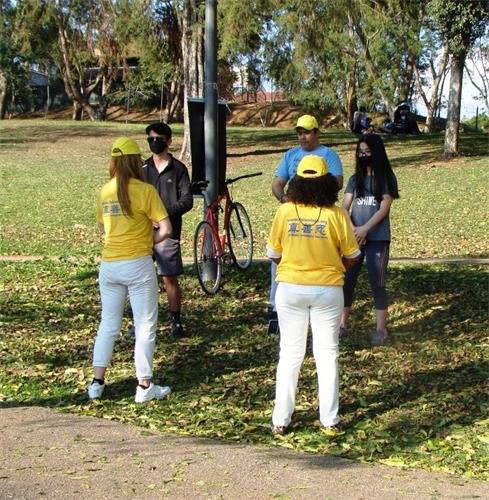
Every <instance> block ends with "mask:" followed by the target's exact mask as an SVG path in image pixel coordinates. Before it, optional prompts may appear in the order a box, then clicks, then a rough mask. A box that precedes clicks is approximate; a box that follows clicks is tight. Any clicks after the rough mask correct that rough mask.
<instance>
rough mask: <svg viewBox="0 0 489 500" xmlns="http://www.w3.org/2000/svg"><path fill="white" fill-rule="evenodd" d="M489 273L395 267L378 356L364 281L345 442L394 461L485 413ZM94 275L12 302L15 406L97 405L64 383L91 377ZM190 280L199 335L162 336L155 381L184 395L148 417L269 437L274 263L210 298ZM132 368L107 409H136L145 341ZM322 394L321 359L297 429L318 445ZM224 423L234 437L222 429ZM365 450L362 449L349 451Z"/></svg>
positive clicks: (347, 364) (9, 339) (190, 320)
mask: <svg viewBox="0 0 489 500" xmlns="http://www.w3.org/2000/svg"><path fill="white" fill-rule="evenodd" d="M41 265H42V264H41ZM482 269H483V268H482V267H481V266H456V265H444V266H417V265H405V266H399V265H395V266H394V265H393V266H391V268H390V270H389V285H388V286H389V289H390V290H391V308H390V310H391V318H392V319H391V337H392V341H391V343H390V344H389V345H388V346H386V347H382V348H375V349H372V348H370V347H369V345H368V337H369V334H370V333H371V332H372V330H373V327H374V315H373V311H372V301H371V299H370V291H369V289H368V285H367V277H366V274H365V273H362V274H361V276H360V279H359V285H358V293H357V298H356V302H355V304H354V309H353V312H352V317H351V318H352V324H351V326H352V331H353V333H352V336H351V338H349V339H348V340H347V341H346V342H343V343H342V344H341V359H340V370H341V374H342V382H341V412H342V414H343V417H344V418H345V420H346V422H347V424H348V429H349V430H347V432H346V434H345V436H346V437H344V438H342V437H340V438H339V439H340V440H341V439H346V438H347V437H348V436H351V435H356V434H355V433H357V432H359V431H360V430H364V431H365V432H366V433H367V434H368V435H369V436H370V434H369V433H371V435H372V438H371V439H372V440H373V441H375V440H376V439H377V438H378V440H379V442H378V443H377V445H376V446H377V448H376V449H375V450H373V451H372V453H373V454H375V455H376V456H389V453H391V452H392V450H393V449H394V448H393V446H396V447H397V448H398V449H403V448H406V449H408V448H409V449H412V448H413V447H416V446H418V445H419V444H420V443H422V442H424V441H425V440H426V439H428V437H429V436H434V435H443V433H444V432H445V430H446V429H447V428H449V427H450V426H451V425H454V424H459V425H471V424H472V423H473V422H474V421H476V420H477V419H480V418H483V417H484V415H485V412H486V411H487V391H486V390H485V389H486V387H485V384H486V382H487V378H488V376H489V366H488V363H487V358H484V350H483V345H484V341H485V340H486V334H487V333H486V332H487V322H488V318H487V310H488V287H487V275H485V274H484V272H483V271H482ZM95 273H96V271H95V269H86V268H84V269H80V270H78V271H76V270H75V271H73V272H72V273H71V275H69V273H67V277H66V280H65V281H61V282H57V284H56V285H53V286H51V287H50V289H49V293H48V294H41V295H38V297H37V298H36V299H35V300H32V296H31V295H30V294H29V293H27V292H26V293H25V295H23V294H21V293H17V294H16V295H15V296H14V298H13V300H9V299H7V300H5V299H4V298H2V299H1V302H0V314H1V320H2V324H3V325H4V326H5V327H6V330H5V331H8V332H9V333H8V334H4V335H3V336H2V337H1V338H0V349H1V354H2V365H3V368H4V370H5V373H6V377H8V378H9V380H11V381H12V383H13V384H14V385H16V386H18V388H17V389H16V393H15V394H16V395H14V394H12V395H11V396H9V397H8V401H5V402H4V403H2V404H1V405H2V406H17V405H41V406H53V407H59V408H63V407H69V406H72V405H83V404H85V402H86V399H85V398H86V396H85V392H84V389H83V390H79V391H78V392H76V387H77V385H76V384H75V383H74V382H73V380H71V379H69V377H68V379H67V380H66V381H65V378H66V377H67V375H66V373H69V371H68V372H66V369H67V368H73V369H75V368H76V369H80V367H82V369H83V370H85V371H90V368H89V366H90V356H91V354H90V353H91V349H92V345H93V341H94V336H95V331H96V326H97V316H98V292H97V291H96V283H95ZM181 284H182V288H183V290H184V322H185V325H186V327H187V328H188V330H189V331H190V333H191V337H189V338H188V339H183V340H179V341H172V340H170V339H169V338H168V337H167V336H166V335H165V333H167V330H166V327H163V332H162V333H161V334H160V335H159V338H158V342H157V351H156V355H155V368H156V370H155V378H156V380H157V381H161V382H162V383H164V384H168V385H170V386H171V387H172V389H173V396H172V397H171V398H170V399H169V400H168V402H165V404H164V405H161V407H159V406H158V407H152V406H150V407H147V408H146V409H143V410H140V411H144V412H146V414H147V415H151V414H153V412H156V415H158V419H162V421H172V422H176V423H174V425H177V426H182V428H184V429H186V431H187V432H192V431H191V430H189V429H194V428H195V426H196V425H200V426H203V427H202V429H206V432H207V435H209V436H217V437H222V436H224V437H226V436H227V435H233V436H235V435H238V436H241V438H242V439H247V440H251V441H259V442H265V441H267V440H268V439H269V437H268V431H267V430H266V422H264V420H263V419H264V418H265V420H266V419H268V418H269V417H264V415H269V413H268V414H267V413H266V412H267V411H268V410H269V409H270V408H271V406H272V403H273V394H274V377H275V369H276V362H277V357H278V339H277V338H276V337H274V336H269V335H267V334H266V318H265V309H266V300H267V296H268V287H269V266H268V264H267V263H257V264H255V265H253V266H252V268H251V269H249V270H247V271H244V272H239V271H236V270H234V269H230V268H226V274H225V281H224V284H223V288H222V290H221V291H220V292H219V293H218V294H217V295H216V296H215V297H208V296H206V295H205V294H204V292H202V291H201V290H200V288H199V286H198V284H197V280H196V278H195V276H194V275H193V270H192V268H191V267H186V269H185V274H184V275H183V276H182V278H181ZM8 286H9V285H8V284H7V288H8ZM164 309H165V308H164V307H162V308H161V311H160V316H161V319H162V322H163V323H164V321H165V319H164V318H165V317H166V312H165V310H164ZM45 318H50V319H51V322H49V321H48V322H47V323H46V322H45V321H44V319H45ZM70 318H71V319H70ZM73 318H74V319H73ZM36 335H37V337H36ZM121 364H124V366H127V367H129V368H128V370H129V372H126V373H127V375H128V376H125V375H122V376H121V375H118V376H117V377H116V380H115V381H114V383H109V385H108V386H107V389H106V394H105V400H104V403H103V404H104V405H108V406H103V407H102V409H103V408H105V409H106V410H107V409H108V408H110V411H113V412H115V413H118V412H122V413H124V411H125V410H124V406H125V401H127V402H131V401H132V397H133V394H134V384H135V382H134V379H133V377H132V373H133V367H132V366H133V365H132V343H124V342H120V343H119V344H118V346H117V348H116V351H115V354H114V363H113V365H114V367H120V366H121ZM35 366H43V370H45V372H46V373H51V374H53V373H54V374H55V375H51V376H54V377H55V378H54V380H53V382H52V384H50V382H49V380H44V377H43V374H42V373H41V374H39V373H33V374H32V375H29V374H28V372H29V370H31V369H33V367H35ZM26 373H27V374H26ZM108 373H109V374H110V369H109V372H108ZM119 373H120V371H119ZM129 374H130V375H129ZM109 380H110V379H109ZM19 384H20V385H19ZM2 392H4V391H2ZM316 394H317V388H316V376H315V370H314V364H313V361H312V359H311V354H310V350H308V353H307V356H306V360H305V363H304V366H303V370H302V374H301V380H300V384H299V391H298V404H299V405H301V404H302V405H303V404H304V402H307V405H306V407H307V408H309V409H305V410H304V409H301V408H299V409H298V411H297V412H296V414H295V416H294V420H293V426H292V427H293V430H294V431H295V432H296V433H298V434H299V435H303V436H305V437H304V439H306V438H307V439H312V440H314V439H316V438H314V437H307V436H309V434H310V429H311V428H314V427H313V423H314V422H315V421H316V420H317V418H318V415H317V410H316V404H317V403H316ZM101 411H102V410H101ZM198 422H201V423H200V424H198ZM212 422H214V423H212ZM228 422H229V423H228ZM232 422H234V423H232ZM135 423H137V422H135ZM217 423H218V424H217ZM238 423H239V424H240V425H242V426H245V425H253V426H256V427H257V429H258V430H257V431H256V432H255V433H254V434H249V433H246V434H240V429H241V428H243V429H244V428H245V427H240V426H239V425H238ZM213 425H218V427H219V426H225V427H226V426H227V427H226V429H229V430H228V431H226V432H225V433H224V434H223V433H222V431H219V432H218V431H216V432H215V433H214V431H213ZM219 428H221V427H219ZM260 429H263V430H260ZM226 433H228V434H226ZM233 433H234V434H233ZM308 433H309V434H308ZM382 433H384V434H382ZM379 436H380V437H379ZM382 436H384V437H382ZM385 436H387V437H385ZM233 439H234V438H233ZM369 439H370V438H369ZM383 439H384V441H382V440H383ZM267 442H268V441H267ZM382 442H383V443H384V444H379V443H382ZM364 453H365V450H364V449H360V450H355V449H354V448H352V450H351V451H349V452H348V454H347V456H349V457H350V458H355V457H360V456H363V454H364Z"/></svg>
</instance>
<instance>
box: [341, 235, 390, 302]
mask: <svg viewBox="0 0 489 500" xmlns="http://www.w3.org/2000/svg"><path fill="white" fill-rule="evenodd" d="M389 243H390V242H389V241H367V243H366V244H365V245H364V246H363V248H361V255H360V260H359V261H358V262H357V263H356V264H355V265H354V266H353V267H351V268H350V269H348V271H346V274H345V284H344V285H343V293H344V296H345V307H351V305H352V304H353V292H354V291H355V286H356V284H357V280H358V275H359V273H360V269H361V267H362V264H363V260H364V258H365V257H366V258H367V272H368V280H369V281H370V288H371V289H372V295H373V296H374V304H375V309H387V306H388V299H387V292H386V290H385V281H386V276H387V263H388V262H389Z"/></svg>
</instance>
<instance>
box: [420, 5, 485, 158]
mask: <svg viewBox="0 0 489 500" xmlns="http://www.w3.org/2000/svg"><path fill="white" fill-rule="evenodd" d="M428 9H429V11H430V14H431V18H432V20H433V23H434V26H435V27H436V28H437V29H438V30H439V32H440V34H441V36H442V38H443V40H444V41H445V43H446V44H447V46H448V51H449V53H450V60H451V65H450V90H449V94H448V110H447V126H446V130H445V143H444V146H443V156H444V158H445V159H449V158H452V157H454V156H457V155H458V138H459V125H460V103H461V100H462V82H463V71H464V65H465V58H466V56H467V53H468V52H469V50H470V48H471V47H472V45H473V44H474V42H475V40H476V39H477V38H478V37H480V36H481V35H482V34H483V32H484V30H485V29H486V27H487V23H488V21H489V4H488V3H487V2H486V1H485V0H471V1H469V2H460V1H458V0H431V1H430V3H429V6H428Z"/></svg>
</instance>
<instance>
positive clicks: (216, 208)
mask: <svg viewBox="0 0 489 500" xmlns="http://www.w3.org/2000/svg"><path fill="white" fill-rule="evenodd" d="M223 200H224V201H225V203H224V209H223V208H222V206H221V203H222V201H223ZM231 206H232V199H231V195H230V193H229V190H228V189H227V186H226V191H225V192H224V193H223V194H221V195H219V196H218V197H217V199H215V200H214V201H213V202H212V203H211V204H210V205H208V207H207V210H206V214H205V220H206V221H207V222H208V223H209V224H210V225H211V228H212V232H213V233H214V237H215V238H216V241H218V242H219V254H218V257H223V256H224V254H225V248H226V244H227V230H226V229H227V228H228V227H229V216H230V213H231ZM220 211H222V212H223V214H224V222H223V226H222V227H223V230H222V233H220V232H219V212H220Z"/></svg>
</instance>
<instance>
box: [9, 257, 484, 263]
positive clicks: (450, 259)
mask: <svg viewBox="0 0 489 500" xmlns="http://www.w3.org/2000/svg"><path fill="white" fill-rule="evenodd" d="M44 258H47V259H51V260H58V259H60V257H55V256H51V257H43V256H42V255H0V261H7V262H30V261H36V260H42V259H44ZM76 260H77V261H78V260H83V257H76ZM193 262H194V261H193V259H190V258H187V257H186V258H184V259H183V263H184V264H188V265H190V264H193ZM253 262H270V260H269V259H262V258H256V259H253ZM389 262H391V263H396V262H397V263H399V264H460V265H466V266H471V265H489V258H482V257H481V258H477V257H446V258H444V257H440V258H436V257H426V258H418V257H389Z"/></svg>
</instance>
